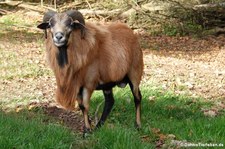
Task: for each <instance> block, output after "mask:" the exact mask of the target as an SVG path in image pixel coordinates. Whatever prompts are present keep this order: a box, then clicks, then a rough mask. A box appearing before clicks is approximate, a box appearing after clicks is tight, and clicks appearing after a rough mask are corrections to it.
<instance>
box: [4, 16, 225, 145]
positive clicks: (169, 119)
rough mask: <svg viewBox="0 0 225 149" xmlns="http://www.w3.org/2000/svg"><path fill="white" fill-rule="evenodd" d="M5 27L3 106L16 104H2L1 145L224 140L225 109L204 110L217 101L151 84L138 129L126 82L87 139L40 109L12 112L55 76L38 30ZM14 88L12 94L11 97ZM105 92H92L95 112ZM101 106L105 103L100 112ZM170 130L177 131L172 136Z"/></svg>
mask: <svg viewBox="0 0 225 149" xmlns="http://www.w3.org/2000/svg"><path fill="white" fill-rule="evenodd" d="M0 22H5V24H11V23H20V21H19V20H16V17H10V18H6V17H4V18H3V19H1V18H0ZM3 28H6V30H0V40H1V43H3V44H2V45H0V52H1V55H0V61H1V63H0V69H1V71H2V72H3V73H1V74H0V82H1V83H4V87H6V88H3V87H2V85H1V86H0V95H1V99H0V108H1V109H4V107H7V106H9V105H13V106H11V109H10V110H11V112H6V111H4V110H0V148H4V149H12V148H18V149H20V148H21V149H24V148H29V149H39V148H60V149H69V148H79V149H86V148H93V149H127V148H131V149H136V148H138V149H151V148H156V145H157V144H158V143H160V142H162V143H163V144H166V145H168V146H172V145H173V144H171V141H172V140H178V141H184V140H186V141H187V142H190V143H218V144H219V143H222V144H223V145H225V127H224V122H225V113H224V111H220V113H219V114H218V115H217V116H216V117H208V116H205V115H204V114H203V111H202V110H201V109H210V108H211V107H212V106H213V105H214V102H213V101H211V102H209V101H207V102H206V101H205V100H204V99H196V98H195V99H193V98H191V97H188V96H185V95H183V96H178V95H175V94H173V93H170V92H168V91H163V90H160V89H155V87H151V86H149V85H143V86H142V88H141V91H142V95H143V102H142V128H141V130H140V131H137V130H136V129H135V128H134V119H135V117H134V111H135V108H134V103H133V99H132V95H131V92H130V90H129V88H128V87H127V88H125V90H122V89H119V88H115V89H114V94H115V105H114V108H113V110H112V113H111V114H110V115H109V118H108V120H107V121H106V123H105V125H104V126H103V127H102V128H101V129H99V130H97V131H94V132H93V133H92V134H91V135H90V136H89V137H87V138H86V139H83V138H82V135H81V134H80V133H76V132H72V131H71V130H69V129H68V128H66V127H64V126H63V125H62V124H61V122H59V121H57V120H55V119H52V118H50V117H47V116H46V115H45V114H44V113H43V111H42V110H41V109H34V110H29V109H26V108H25V109H24V110H22V111H20V112H18V111H17V112H13V111H16V110H15V109H14V108H13V107H16V106H17V105H18V104H20V105H21V104H24V105H27V104H29V102H30V100H31V99H38V100H42V99H43V98H44V97H43V95H42V94H41V95H40V94H39V93H37V94H36V91H40V90H41V88H37V87H39V86H38V83H37V82H38V81H37V80H41V81H42V78H43V77H46V76H47V77H53V76H52V73H51V72H49V69H48V68H47V66H45V65H42V63H39V60H43V59H44V56H43V55H44V54H43V53H44V50H43V49H41V48H39V47H41V44H42V43H43V41H42V40H40V39H41V35H40V34H36V33H32V32H26V31H21V30H19V31H18V30H14V28H13V27H8V26H4V25H3ZM9 37H10V38H9ZM36 52H38V53H36ZM47 80H49V78H47ZM44 81H45V83H46V82H47V81H46V80H44ZM47 83H48V82H47ZM47 83H46V84H47ZM41 84H43V82H41ZM8 86H9V87H8ZM7 87H8V88H7ZM12 88H13V89H12ZM27 88H29V89H27ZM44 89H45V88H44ZM48 89H49V88H48ZM51 89H52V88H51ZM18 92H19V93H18ZM20 92H22V93H20ZM11 94H12V95H14V96H12V97H11V96H10V95H11ZM6 96H7V98H6ZM51 98H52V97H51ZM102 98H103V95H102V93H101V92H99V91H96V92H95V93H94V95H93V96H92V100H91V108H90V117H91V118H93V117H94V115H95V110H96V108H97V107H98V106H99V103H101V102H102V100H103V99H102ZM9 107H10V106H9ZM24 107H26V106H24ZM102 108H103V104H102V105H101V108H100V109H101V110H100V112H99V114H100V113H101V112H102ZM169 135H173V136H174V137H173V138H172V139H171V138H169V137H168V136H169Z"/></svg>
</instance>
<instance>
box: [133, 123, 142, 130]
mask: <svg viewBox="0 0 225 149" xmlns="http://www.w3.org/2000/svg"><path fill="white" fill-rule="evenodd" d="M134 127H135V128H136V129H137V130H138V131H139V130H141V124H137V122H135V123H134Z"/></svg>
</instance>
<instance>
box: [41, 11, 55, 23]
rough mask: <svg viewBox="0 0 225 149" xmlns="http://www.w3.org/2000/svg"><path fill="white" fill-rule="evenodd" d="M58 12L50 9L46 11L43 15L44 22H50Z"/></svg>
mask: <svg viewBox="0 0 225 149" xmlns="http://www.w3.org/2000/svg"><path fill="white" fill-rule="evenodd" d="M55 14H56V12H55V11H51V10H50V11H48V12H46V13H45V15H44V17H43V22H44V23H47V22H49V20H50V19H51V18H52V17H53V16H54V15H55Z"/></svg>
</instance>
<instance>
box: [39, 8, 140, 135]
mask: <svg viewBox="0 0 225 149" xmlns="http://www.w3.org/2000/svg"><path fill="white" fill-rule="evenodd" d="M37 27H38V28H39V29H42V30H44V31H45V36H46V40H45V44H46V51H47V58H48V61H49V64H50V67H51V69H52V70H53V72H54V75H55V77H56V83H57V89H56V101H57V102H58V103H59V104H60V105H62V106H63V107H64V108H65V109H67V110H74V108H75V102H76V101H77V102H78V104H79V107H80V109H81V110H82V113H83V118H84V133H87V132H90V131H91V125H90V121H89V117H88V110H89V101H90V97H91V95H92V93H93V92H94V90H102V91H103V94H104V98H105V105H104V109H103V112H102V116H101V118H100V120H99V122H98V123H97V125H96V128H99V127H100V126H102V125H103V124H104V122H105V121H106V118H107V116H108V115H109V113H110V112H111V109H112V107H113V104H114V97H113V90H112V89H113V87H114V86H119V87H124V86H125V85H126V84H129V86H130V88H131V91H132V94H133V96H134V103H135V109H136V120H135V125H136V127H137V128H140V127H141V99H142V96H141V92H140V89H139V85H140V82H141V78H142V74H143V54H142V50H141V48H140V45H139V42H138V38H137V35H135V34H134V33H133V31H132V30H131V29H130V28H129V27H128V26H127V25H126V24H123V23H118V22H117V23H110V24H99V23H97V24H94V23H86V22H85V21H84V17H83V15H82V14H81V13H80V12H79V11H77V10H69V11H66V12H63V13H56V12H53V11H49V12H47V13H45V14H44V18H43V22H42V23H41V24H39V25H38V26H37Z"/></svg>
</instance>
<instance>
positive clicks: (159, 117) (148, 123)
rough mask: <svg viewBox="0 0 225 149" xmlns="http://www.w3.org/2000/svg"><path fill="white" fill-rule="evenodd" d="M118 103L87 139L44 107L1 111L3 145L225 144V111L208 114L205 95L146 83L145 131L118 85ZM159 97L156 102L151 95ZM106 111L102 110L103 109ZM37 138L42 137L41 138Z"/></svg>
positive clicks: (143, 147)
mask: <svg viewBox="0 0 225 149" xmlns="http://www.w3.org/2000/svg"><path fill="white" fill-rule="evenodd" d="M114 92H115V99H116V102H115V106H114V108H113V110H112V113H111V114H110V116H109V118H108V120H107V122H106V124H105V125H104V126H103V127H102V128H101V129H99V130H97V131H94V132H93V133H92V134H91V135H90V136H89V137H88V138H86V139H82V136H81V134H78V133H72V132H71V131H70V130H69V129H67V128H65V127H64V126H62V125H60V123H59V122H58V121H56V120H51V118H50V120H49V118H48V117H46V116H45V115H44V114H43V112H42V111H41V110H33V111H32V110H31V111H29V110H24V111H22V112H18V113H16V112H14V113H13V112H11V113H5V112H3V111H1V112H0V148H14V147H16V148H55V147H56V148H65V149H67V148H93V149H99V148H107V149H118V148H121V149H123V148H124V149H125V148H133V149H136V148H138V149H149V148H155V144H156V143H157V141H159V140H160V139H162V141H164V142H165V143H168V144H170V140H169V139H168V138H167V136H168V135H169V134H170V135H171V134H173V135H174V136H175V137H176V140H180V141H184V140H186V141H187V142H191V143H222V144H225V137H224V136H225V128H224V121H225V116H224V112H221V114H220V115H218V116H217V117H214V118H210V117H206V116H205V115H204V114H203V112H202V111H201V109H202V108H210V107H211V106H212V105H213V103H211V102H204V101H203V100H201V99H190V98H188V97H182V96H176V95H173V94H171V93H161V92H159V91H154V90H151V88H149V87H146V86H145V87H142V94H143V104H142V105H143V106H142V112H143V113H142V120H143V121H142V129H141V130H140V131H137V130H136V129H135V128H134V104H133V101H132V100H131V99H130V97H131V94H130V91H129V89H128V87H127V88H126V89H125V92H124V90H122V89H118V88H116V89H114ZM152 96H154V97H155V99H154V100H148V97H152ZM101 101H102V93H101V92H96V93H95V94H94V95H93V97H92V101H91V110H90V116H91V117H92V118H93V117H94V113H95V109H96V108H97V106H98V105H99V103H100V102H101ZM100 111H101V110H100ZM37 137H38V139H37Z"/></svg>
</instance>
